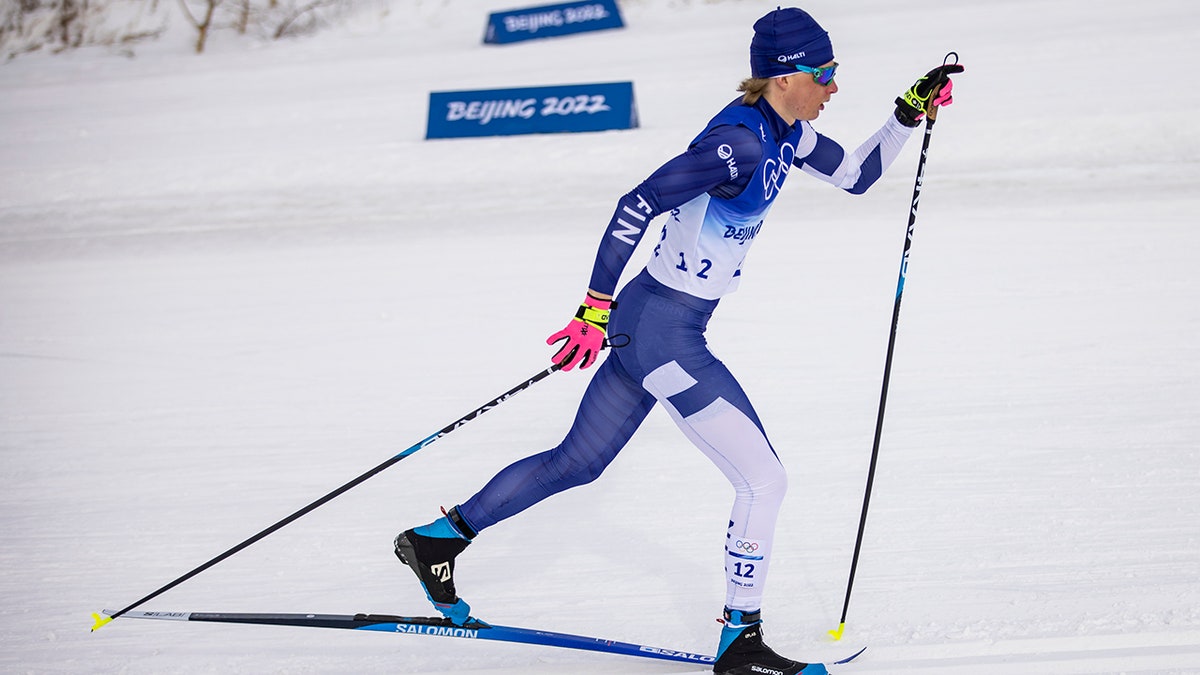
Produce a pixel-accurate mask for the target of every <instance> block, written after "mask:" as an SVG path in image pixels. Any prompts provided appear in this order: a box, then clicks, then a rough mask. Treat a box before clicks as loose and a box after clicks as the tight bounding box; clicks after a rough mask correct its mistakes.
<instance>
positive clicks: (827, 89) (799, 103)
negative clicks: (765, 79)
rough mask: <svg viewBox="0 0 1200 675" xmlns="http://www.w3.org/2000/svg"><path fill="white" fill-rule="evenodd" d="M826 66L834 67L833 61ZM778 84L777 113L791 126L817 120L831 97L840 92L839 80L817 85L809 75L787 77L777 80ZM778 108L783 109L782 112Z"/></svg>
mask: <svg viewBox="0 0 1200 675" xmlns="http://www.w3.org/2000/svg"><path fill="white" fill-rule="evenodd" d="M825 65H826V66H832V65H833V61H830V62H829V63H827V64H825ZM776 82H777V83H778V87H779V92H780V95H779V97H778V99H779V104H780V105H779V106H777V109H776V110H775V112H777V113H779V116H780V117H782V118H783V119H784V120H785V121H787V122H788V123H789V124H790V123H794V122H795V121H796V120H805V121H811V120H815V119H817V116H819V115H820V114H821V111H822V110H824V109H825V104H826V103H828V102H829V99H830V97H832V96H833V95H834V94H836V93H837V90H838V86H837V80H832V81H830V82H829V84H817V82H816V81H814V80H813V76H812V75H811V74H808V73H796V74H795V75H787V76H784V77H780V78H777V79H776ZM778 108H782V110H780V109H778Z"/></svg>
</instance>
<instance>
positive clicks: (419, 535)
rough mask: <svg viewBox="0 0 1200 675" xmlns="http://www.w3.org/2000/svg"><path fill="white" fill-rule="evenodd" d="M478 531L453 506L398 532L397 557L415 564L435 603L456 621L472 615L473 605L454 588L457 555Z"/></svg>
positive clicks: (465, 620)
mask: <svg viewBox="0 0 1200 675" xmlns="http://www.w3.org/2000/svg"><path fill="white" fill-rule="evenodd" d="M474 536H475V531H474V530H473V529H471V527H470V526H469V525H467V523H466V521H464V520H463V519H462V516H460V515H459V514H458V507H454V508H452V509H450V511H448V512H447V513H446V516H445V517H444V518H439V519H438V520H435V521H434V522H432V523H430V524H428V525H422V526H421V527H416V528H413V529H411V530H405V531H404V532H401V533H400V534H399V535H397V536H396V557H397V558H399V559H400V562H402V563H404V564H405V565H408V566H409V567H411V568H412V571H413V572H414V573H416V575H417V579H419V580H420V581H421V586H422V587H424V589H425V595H426V596H427V597H428V598H429V601H430V602H432V603H433V606H434V607H435V608H437V610H438V611H439V612H441V613H442V614H443V615H445V617H446V618H447V619H450V621H451V622H453V623H454V624H455V625H459V626H461V625H463V624H465V623H466V622H467V620H468V619H470V618H471V606H470V605H468V604H467V603H466V602H464V601H463V600H462V599H461V598H459V597H458V595H457V594H456V593H455V590H454V558H455V557H457V556H458V554H459V553H462V552H463V550H464V549H466V548H467V546H468V545H469V544H470V543H471V539H472V538H474Z"/></svg>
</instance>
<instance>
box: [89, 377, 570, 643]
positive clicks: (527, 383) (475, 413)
mask: <svg viewBox="0 0 1200 675" xmlns="http://www.w3.org/2000/svg"><path fill="white" fill-rule="evenodd" d="M561 368H562V364H561V363H555V364H554V365H552V366H550V367H549V368H547V369H545V370H543V371H541V372H539V373H537V374H536V375H534V376H533V377H530V378H528V379H526V380H524V381H523V382H521V384H518V385H517V386H515V387H513V388H512V389H509V390H508V391H506V392H504V393H503V394H501V395H499V396H497V397H496V398H494V399H492V400H491V401H488V402H487V403H485V404H483V405H481V406H479V407H478V408H476V409H474V410H472V411H471V412H469V413H467V414H466V415H463V416H462V417H460V418H458V419H457V420H454V421H453V422H451V423H450V424H448V425H447V426H445V427H443V428H442V429H440V430H439V431H437V432H435V433H433V434H432V435H430V436H427V437H425V438H424V439H422V440H420V441H418V442H416V443H415V444H413V445H412V446H410V447H408V448H407V449H405V450H404V451H403V452H401V453H399V454H397V455H395V456H393V457H390V458H388V459H387V461H385V462H383V463H382V464H380V465H378V466H376V467H375V468H373V469H371V470H370V471H367V472H366V473H364V474H362V475H360V476H358V477H357V478H355V479H353V480H351V481H350V482H348V483H346V484H344V485H342V486H341V487H339V488H337V489H335V490H333V491H332V492H330V493H328V494H326V495H325V496H323V497H321V498H320V499H317V500H316V501H314V502H312V503H311V504H309V505H307V506H305V507H304V508H302V509H300V510H299V511H296V512H295V513H293V514H291V515H290V516H287V517H285V518H283V519H282V520H280V521H279V522H277V523H275V524H274V525H271V526H270V527H268V528H266V529H264V530H262V531H260V532H258V533H257V534H255V535H253V536H251V537H250V538H248V539H246V540H245V541H243V542H242V543H240V544H238V545H236V546H234V547H233V548H231V549H229V550H227V551H225V552H224V553H222V554H220V555H218V556H216V557H214V558H212V559H211V560H209V561H208V562H206V563H204V564H202V565H200V566H199V567H196V568H195V569H193V570H192V571H190V572H188V573H187V574H184V575H182V576H180V577H178V578H177V579H175V580H174V581H171V582H170V583H168V584H165V585H164V586H162V587H161V588H159V589H158V590H156V591H154V592H153V593H150V594H148V595H146V596H145V597H144V598H142V599H140V600H138V601H137V602H135V603H133V604H131V605H129V606H128V607H125V608H124V609H121V610H118V611H116V612H113V613H112V614H109V615H107V616H102V615H100V614H98V613H93V614H92V618H93V619H95V621H96V623H95V625H93V626H92V630H93V631H95V630H96V629H97V628H101V627H103V626H104V625H105V624H107V623H108V622H110V621H112V620H113V619H115V618H117V617H119V616H121V615H122V614H125V613H126V612H128V611H130V610H132V609H134V608H136V607H139V606H141V605H142V604H143V603H145V602H147V601H149V600H152V599H153V598H156V597H158V596H159V595H162V594H163V593H165V592H167V591H169V590H171V589H172V588H175V587H176V586H178V585H179V584H182V583H183V582H185V581H187V580H188V579H191V578H192V577H194V576H196V575H197V574H200V573H201V572H203V571H204V570H206V569H208V568H210V567H212V566H213V565H216V564H217V563H219V562H221V561H222V560H225V559H226V558H228V557H230V556H232V555H233V554H235V553H237V552H239V551H241V550H243V549H245V548H247V547H248V546H250V545H251V544H254V543H255V542H257V541H259V540H261V539H263V538H264V537H266V536H267V535H269V534H271V533H273V532H275V531H277V530H279V529H281V528H283V527H284V526H286V525H288V524H290V523H292V522H294V521H296V520H298V519H299V518H301V517H302V516H304V515H306V514H308V513H310V512H312V511H315V510H316V509H317V508H319V507H321V506H323V505H325V504H326V503H328V502H330V501H332V500H333V499H334V498H336V497H338V496H340V495H342V494H345V493H346V492H349V491H350V490H352V489H354V488H355V487H357V486H359V485H360V484H362V483H364V482H365V481H366V480H367V479H368V478H371V477H373V476H375V475H376V474H378V473H380V472H382V471H383V470H384V469H387V468H388V467H390V466H392V465H393V464H395V463H397V462H399V461H400V460H402V459H404V458H405V457H409V456H411V455H413V454H414V453H416V452H417V451H418V450H420V449H422V448H424V447H425V446H427V445H429V444H430V443H433V442H434V441H436V440H438V439H439V438H441V437H442V436H445V435H446V434H448V433H450V432H452V431H454V430H455V429H457V428H459V427H461V426H463V425H464V424H466V423H467V422H470V421H471V420H473V419H475V418H476V417H479V416H480V415H482V414H483V413H485V412H487V411H489V410H491V409H492V408H495V407H496V406H498V405H500V404H501V403H503V402H505V401H507V400H508V399H510V398H512V397H513V396H515V395H517V394H519V393H521V392H522V391H525V390H526V389H528V388H530V387H532V386H533V385H534V384H536V383H538V382H540V381H541V380H543V379H544V378H546V377H547V376H548V375H550V374H551V373H553V372H555V371H556V370H559V369H561Z"/></svg>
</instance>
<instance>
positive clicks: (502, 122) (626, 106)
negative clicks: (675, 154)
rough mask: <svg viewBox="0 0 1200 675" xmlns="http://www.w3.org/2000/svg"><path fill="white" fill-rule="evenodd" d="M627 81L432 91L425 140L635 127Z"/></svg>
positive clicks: (631, 85)
mask: <svg viewBox="0 0 1200 675" xmlns="http://www.w3.org/2000/svg"><path fill="white" fill-rule="evenodd" d="M637 126H638V118H637V104H636V102H635V101H634V97H633V83H632V82H607V83H601V84H570V85H560V86H552V87H527V88H520V89H485V90H478V91H449V92H436V91H435V92H432V93H430V94H429V125H428V127H427V129H426V132H425V138H460V137H464V136H509V135H514V134H540V133H556V132H562V131H604V130H607V129H635V128H637Z"/></svg>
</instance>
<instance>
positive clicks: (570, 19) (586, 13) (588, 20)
mask: <svg viewBox="0 0 1200 675" xmlns="http://www.w3.org/2000/svg"><path fill="white" fill-rule="evenodd" d="M624 26H625V24H624V23H623V22H622V21H621V12H620V10H618V9H617V0H585V1H584V2H567V3H563V4H561V5H545V6H542V7H527V8H525V9H514V10H510V11H507V12H494V13H492V14H491V15H490V16H488V26H487V33H485V34H484V36H483V41H484V42H485V43H489V44H507V43H509V42H518V41H520V40H532V39H534V38H545V37H556V36H559V35H569V34H572V33H582V32H585V31H592V30H606V29H609V28H622V27H624Z"/></svg>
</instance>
